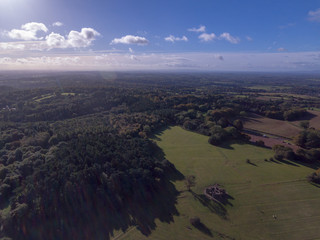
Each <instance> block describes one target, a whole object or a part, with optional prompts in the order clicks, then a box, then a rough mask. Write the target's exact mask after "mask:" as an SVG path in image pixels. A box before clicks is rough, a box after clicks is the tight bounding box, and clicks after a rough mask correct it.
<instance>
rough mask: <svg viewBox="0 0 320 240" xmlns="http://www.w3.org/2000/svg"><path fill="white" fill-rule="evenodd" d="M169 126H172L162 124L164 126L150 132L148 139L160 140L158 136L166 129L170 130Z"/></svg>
mask: <svg viewBox="0 0 320 240" xmlns="http://www.w3.org/2000/svg"><path fill="white" fill-rule="evenodd" d="M171 128H172V126H164V127H162V128H160V129H159V130H157V131H155V132H154V133H153V134H152V136H151V137H150V139H152V140H156V141H161V139H160V137H159V136H161V135H162V134H163V133H164V132H165V131H166V130H170V129H171Z"/></svg>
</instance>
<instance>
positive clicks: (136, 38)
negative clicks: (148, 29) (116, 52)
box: [110, 35, 149, 45]
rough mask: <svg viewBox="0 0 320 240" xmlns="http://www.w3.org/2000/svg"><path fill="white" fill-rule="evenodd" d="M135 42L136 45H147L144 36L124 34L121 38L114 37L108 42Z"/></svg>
mask: <svg viewBox="0 0 320 240" xmlns="http://www.w3.org/2000/svg"><path fill="white" fill-rule="evenodd" d="M119 43H121V44H137V45H147V44H148V43H149V41H148V39H146V38H145V37H139V36H133V35H126V36H124V37H122V38H115V39H113V40H112V42H111V43H110V44H119Z"/></svg>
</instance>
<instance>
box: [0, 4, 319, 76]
mask: <svg viewBox="0 0 320 240" xmlns="http://www.w3.org/2000/svg"><path fill="white" fill-rule="evenodd" d="M319 39H320V1H319V0H309V1H300V0H294V1H290V2H286V1H276V0H270V1H254V0H244V1H237V0H226V1H221V0H203V1H182V0H175V1H168V0H164V1H161V2H154V1H148V0H138V1H130V0H107V1H102V0H93V1H88V2H87V1H82V2H79V1H76V0H70V1H63V0H57V1H40V0H0V70H101V71H121V70H124V71H128V70H129V71H130V70H144V71H149V70H158V71H186V70H189V71H190V70H192V71H264V72H296V71H303V72H314V71H319V69H320V46H319Z"/></svg>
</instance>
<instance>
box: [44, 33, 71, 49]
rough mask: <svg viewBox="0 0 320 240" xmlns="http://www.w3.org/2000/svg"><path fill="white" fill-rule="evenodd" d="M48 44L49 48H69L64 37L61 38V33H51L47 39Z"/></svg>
mask: <svg viewBox="0 0 320 240" xmlns="http://www.w3.org/2000/svg"><path fill="white" fill-rule="evenodd" d="M46 43H47V45H48V47H49V48H50V49H51V48H67V47H68V43H67V41H66V39H65V37H64V36H61V35H60V34H59V33H54V32H52V33H50V34H49V35H48V36H47V37H46Z"/></svg>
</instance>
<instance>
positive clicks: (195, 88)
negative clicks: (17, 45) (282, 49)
mask: <svg viewBox="0 0 320 240" xmlns="http://www.w3.org/2000/svg"><path fill="white" fill-rule="evenodd" d="M257 78H258V79H257ZM275 78H276V77H275V76H273V75H268V76H267V78H264V77H262V76H260V75H252V74H248V75H240V76H238V77H236V75H233V74H225V75H224V74H216V75H210V74H180V75H179V74H151V73H150V74H140V73H136V74H129V73H122V74H118V77H117V78H115V77H112V75H110V74H108V73H103V74H101V73H99V74H98V73H61V74H53V73H28V74H26V75H23V74H22V73H21V75H19V73H17V74H16V75H14V74H12V73H2V75H1V78H0V79H1V81H0V85H2V86H1V87H0V89H1V90H0V131H1V132H0V209H1V212H0V225H1V230H0V238H5V237H7V238H12V239H106V236H109V235H111V234H112V232H113V231H114V230H117V229H122V230H125V229H127V228H128V227H129V226H131V225H137V226H138V227H139V229H140V230H141V231H142V232H143V233H145V234H148V233H150V230H151V229H153V228H154V220H155V219H156V218H159V219H160V220H161V221H168V222H170V221H172V216H173V215H175V214H177V213H176V210H175V206H174V205H175V201H176V196H177V193H176V191H175V189H174V187H173V185H172V184H171V183H170V180H172V179H175V178H180V179H182V178H183V176H182V175H181V174H180V173H179V172H178V171H177V170H176V169H175V167H174V166H173V165H172V164H171V163H170V162H169V161H168V160H166V159H165V156H164V155H163V153H162V151H161V149H159V148H158V147H157V145H156V144H155V143H154V142H153V141H152V138H150V137H152V135H153V133H155V132H157V131H161V129H163V128H165V127H167V126H170V125H180V126H182V127H183V128H184V129H187V130H190V131H195V132H198V133H200V134H203V135H206V136H208V141H209V143H211V144H213V145H219V144H221V143H222V142H225V141H229V140H237V141H248V139H249V138H250V137H248V136H247V135H246V134H245V132H244V131H243V122H242V119H243V117H244V116H246V115H247V114H248V113H256V114H259V115H262V116H266V117H269V118H274V119H279V120H286V121H293V120H298V119H303V118H305V117H308V114H309V113H308V111H307V109H310V108H318V107H320V99H319V96H317V94H318V92H317V91H314V86H317V89H319V88H318V87H319V86H318V81H314V80H312V78H311V77H310V76H307V79H305V78H303V77H302V76H295V77H294V78H293V77H292V76H291V78H290V79H289V80H288V78H289V77H288V76H281V77H280V79H281V81H279V79H275ZM278 78H279V77H278ZM256 82H259V85H264V86H273V85H276V86H277V87H276V88H274V89H271V90H268V92H272V93H274V94H283V93H288V94H292V95H290V96H289V97H287V98H283V97H278V98H274V99H259V96H261V94H263V93H265V92H267V90H264V89H263V88H262V89H256V88H252V86H253V85H254V83H256ZM301 83H303V84H301ZM293 94H303V95H308V96H310V98H301V97H300V96H295V95H293ZM276 96H277V95H276ZM294 141H295V143H296V144H297V145H298V146H300V147H301V149H299V151H297V152H295V153H294V152H293V151H292V149H290V148H288V147H287V148H284V147H279V146H278V147H275V148H274V151H275V153H276V157H277V158H283V157H284V158H287V159H292V158H294V159H296V160H298V161H304V162H310V161H311V162H314V161H319V159H320V158H319V156H320V154H319V153H320V151H319V148H320V144H319V143H320V131H319V130H317V129H312V128H309V127H305V128H302V129H301V133H300V134H299V135H298V136H296V137H295V138H294ZM163 196H165V197H163ZM155 199H162V203H159V202H158V201H156V200H155ZM153 204H158V205H159V204H161V207H159V206H157V209H158V210H159V209H160V210H161V211H159V212H155V211H154V209H155V208H152V207H153ZM145 208H150V209H145ZM151 208H152V209H151ZM143 209H145V210H143ZM150 212H153V214H152V215H150ZM168 216H171V217H169V218H168ZM146 219H147V220H146Z"/></svg>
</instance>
